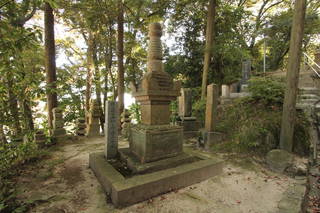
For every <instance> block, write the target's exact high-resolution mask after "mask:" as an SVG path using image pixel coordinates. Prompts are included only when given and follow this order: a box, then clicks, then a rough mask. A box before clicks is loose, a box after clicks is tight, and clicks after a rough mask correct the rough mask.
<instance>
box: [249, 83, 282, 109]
mask: <svg viewBox="0 0 320 213" xmlns="http://www.w3.org/2000/svg"><path fill="white" fill-rule="evenodd" d="M248 89H249V92H250V93H251V98H252V101H255V102H260V103H262V104H264V105H268V106H272V105H282V104H283V99H284V90H285V82H284V81H283V80H281V79H272V78H253V79H251V80H249V86H248Z"/></svg>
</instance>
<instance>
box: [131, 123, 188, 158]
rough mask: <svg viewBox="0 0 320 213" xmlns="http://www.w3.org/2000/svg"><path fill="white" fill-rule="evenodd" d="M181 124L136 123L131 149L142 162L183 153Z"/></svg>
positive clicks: (133, 129) (132, 131) (132, 129)
mask: <svg viewBox="0 0 320 213" xmlns="http://www.w3.org/2000/svg"><path fill="white" fill-rule="evenodd" d="M182 134H183V131H182V128H181V127H180V126H172V125H159V126H147V125H136V126H133V127H132V128H131V140H130V143H129V145H130V150H131V152H132V153H133V154H135V155H136V156H137V157H138V158H139V160H140V162H141V163H147V162H152V161H156V160H160V159H163V158H168V157H174V156H177V155H178V154H180V153H182V144H183V141H182Z"/></svg>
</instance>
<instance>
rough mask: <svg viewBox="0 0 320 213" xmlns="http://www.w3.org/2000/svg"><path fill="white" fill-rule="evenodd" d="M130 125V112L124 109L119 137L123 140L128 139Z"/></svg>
mask: <svg viewBox="0 0 320 213" xmlns="http://www.w3.org/2000/svg"><path fill="white" fill-rule="evenodd" d="M130 125H131V118H130V112H129V111H128V110H127V109H125V110H124V111H123V113H122V114H121V135H122V136H123V137H125V138H129V135H130Z"/></svg>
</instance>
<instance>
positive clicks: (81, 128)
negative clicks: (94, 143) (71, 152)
mask: <svg viewBox="0 0 320 213" xmlns="http://www.w3.org/2000/svg"><path fill="white" fill-rule="evenodd" d="M86 128H87V125H86V119H85V118H79V119H78V121H77V131H76V134H77V135H78V136H85V135H86Z"/></svg>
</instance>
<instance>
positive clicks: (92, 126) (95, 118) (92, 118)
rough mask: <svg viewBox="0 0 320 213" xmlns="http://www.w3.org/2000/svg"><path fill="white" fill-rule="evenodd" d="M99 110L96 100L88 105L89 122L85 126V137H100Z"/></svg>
mask: <svg viewBox="0 0 320 213" xmlns="http://www.w3.org/2000/svg"><path fill="white" fill-rule="evenodd" d="M100 112H101V111H100V108H99V104H98V101H97V100H92V102H91V105H90V113H89V122H88V125H87V136H89V137H95V136H99V135H100V115H101V114H100Z"/></svg>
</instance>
